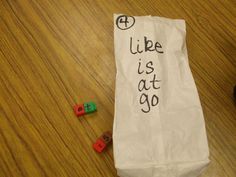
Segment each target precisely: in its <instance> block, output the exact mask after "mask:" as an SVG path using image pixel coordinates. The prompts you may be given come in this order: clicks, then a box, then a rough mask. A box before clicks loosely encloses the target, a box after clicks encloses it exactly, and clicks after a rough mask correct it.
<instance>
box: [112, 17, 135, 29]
mask: <svg viewBox="0 0 236 177" xmlns="http://www.w3.org/2000/svg"><path fill="white" fill-rule="evenodd" d="M134 23H135V18H134V17H132V16H127V15H120V16H119V17H117V19H116V26H117V27H118V28H119V29H120V30H127V29H129V28H131V27H132V26H133V25H134Z"/></svg>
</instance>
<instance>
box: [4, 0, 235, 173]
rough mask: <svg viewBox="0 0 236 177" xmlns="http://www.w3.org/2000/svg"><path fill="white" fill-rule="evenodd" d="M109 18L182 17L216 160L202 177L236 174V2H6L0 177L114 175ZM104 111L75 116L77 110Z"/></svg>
mask: <svg viewBox="0 0 236 177" xmlns="http://www.w3.org/2000/svg"><path fill="white" fill-rule="evenodd" d="M113 13H125V14H129V15H149V14H150V15H153V16H164V17H169V18H183V19H185V20H186V22H187V47H188V54H189V61H190V67H191V69H192V72H193V76H194V79H195V82H196V84H197V87H198V91H199V95H200V99H201V102H202V106H203V110H204V115H205V120H206V128H207V135H208V140H209V147H210V159H211V163H210V165H209V167H208V169H207V170H206V171H205V172H204V174H203V175H202V176H203V177H235V176H236V102H235V101H234V99H233V97H232V90H233V86H234V85H235V84H236V1H234V0H224V1H222V0H208V1H194V0H183V1H180V0H174V1H172V0H159V1H155V0H149V1H148V0H147V1H142V0H137V1H132V0H128V1H124V0H116V1H115V0H111V1H106V0H40V1H37V0H1V1H0V176H1V177H14V176H16V177H21V176H24V177H27V176H28V177H32V176H34V177H37V176H49V177H53V176H55V177H61V176H72V177H76V176H79V177H115V176H117V175H116V171H115V168H114V162H113V154H112V147H109V148H108V150H107V151H106V152H105V153H103V154H101V155H99V154H97V153H95V152H94V150H93V149H92V147H91V145H92V143H93V142H94V141H95V140H96V138H97V137H99V136H100V135H101V134H102V132H104V131H107V130H112V123H113V112H114V108H113V105H114V86H115V62H114V50H113ZM90 100H93V101H94V102H96V103H97V107H98V111H97V112H96V113H94V114H91V115H87V116H84V117H82V118H79V119H78V118H77V117H75V116H74V113H73V110H72V106H73V105H74V104H75V103H77V102H80V103H83V102H86V101H90Z"/></svg>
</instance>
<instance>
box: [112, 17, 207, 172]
mask: <svg viewBox="0 0 236 177" xmlns="http://www.w3.org/2000/svg"><path fill="white" fill-rule="evenodd" d="M185 35H186V30H185V21H184V20H172V19H167V18H161V17H151V16H139V17H138V16H135V17H131V16H126V15H118V14H115V15H114V45H115V60H116V68H117V74H116V93H115V118H114V126H113V144H114V160H115V166H116V168H117V173H118V175H119V176H120V177H196V176H199V174H200V173H201V172H202V170H203V169H204V168H205V167H206V166H207V164H208V163H209V160H208V156H209V150H208V144H207V138H206V131H205V123H204V118H203V113H202V108H201V104H200V101H199V97H198V93H197V89H196V86H195V83H194V80H193V77H192V73H191V71H190V68H189V64H188V56H187V49H186V42H185Z"/></svg>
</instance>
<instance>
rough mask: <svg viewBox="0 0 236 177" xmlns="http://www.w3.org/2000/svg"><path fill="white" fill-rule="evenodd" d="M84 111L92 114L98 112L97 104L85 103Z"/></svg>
mask: <svg viewBox="0 0 236 177" xmlns="http://www.w3.org/2000/svg"><path fill="white" fill-rule="evenodd" d="M84 110H85V112H86V113H91V112H94V111H96V110H97V108H96V104H95V103H94V102H88V103H84Z"/></svg>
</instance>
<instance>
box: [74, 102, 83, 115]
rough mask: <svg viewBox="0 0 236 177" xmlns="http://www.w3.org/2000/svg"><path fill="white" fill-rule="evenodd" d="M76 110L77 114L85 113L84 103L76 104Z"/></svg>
mask: <svg viewBox="0 0 236 177" xmlns="http://www.w3.org/2000/svg"><path fill="white" fill-rule="evenodd" d="M74 112H75V115H76V116H78V117H79V116H82V115H84V114H85V110H84V105H83V104H76V105H75V106H74Z"/></svg>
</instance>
